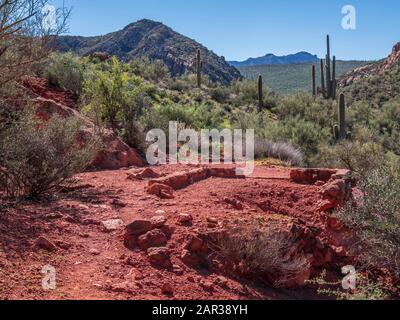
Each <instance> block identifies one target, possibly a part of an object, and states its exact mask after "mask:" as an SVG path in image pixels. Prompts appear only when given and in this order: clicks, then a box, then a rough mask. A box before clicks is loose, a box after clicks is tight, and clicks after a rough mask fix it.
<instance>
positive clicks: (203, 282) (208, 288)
mask: <svg viewBox="0 0 400 320" xmlns="http://www.w3.org/2000/svg"><path fill="white" fill-rule="evenodd" d="M200 286H201V287H202V288H203V289H204V290H206V291H208V292H213V291H214V284H213V283H212V282H211V281H207V280H201V281H200Z"/></svg>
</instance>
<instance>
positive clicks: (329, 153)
mask: <svg viewBox="0 0 400 320" xmlns="http://www.w3.org/2000/svg"><path fill="white" fill-rule="evenodd" d="M386 159H387V158H386V154H385V150H384V149H383V147H382V145H381V144H380V143H379V142H378V140H377V138H376V137H375V136H374V135H373V134H372V133H371V132H370V131H369V130H367V129H365V128H363V127H362V128H356V130H355V132H354V138H353V140H352V141H342V142H340V143H338V144H336V145H328V144H322V145H321V146H320V147H319V151H318V154H317V155H316V156H315V157H313V159H312V160H311V162H312V164H313V165H314V166H316V167H326V168H346V169H349V170H351V171H352V172H353V173H354V174H355V175H356V176H357V177H362V176H364V175H365V174H367V173H368V172H370V171H371V170H375V169H377V168H379V167H381V166H382V165H383V164H384V163H385V162H386Z"/></svg>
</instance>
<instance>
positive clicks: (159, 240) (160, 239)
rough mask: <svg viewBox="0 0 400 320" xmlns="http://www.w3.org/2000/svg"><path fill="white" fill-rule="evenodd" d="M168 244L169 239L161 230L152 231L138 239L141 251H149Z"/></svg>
mask: <svg viewBox="0 0 400 320" xmlns="http://www.w3.org/2000/svg"><path fill="white" fill-rule="evenodd" d="M166 244H167V237H166V236H165V234H164V233H163V232H162V231H161V230H159V229H155V230H151V231H149V232H147V233H146V234H144V235H142V236H140V237H139V239H138V245H139V247H140V249H142V250H147V249H148V248H153V247H164V246H165V245H166Z"/></svg>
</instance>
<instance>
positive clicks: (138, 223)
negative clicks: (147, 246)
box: [126, 218, 153, 236]
mask: <svg viewBox="0 0 400 320" xmlns="http://www.w3.org/2000/svg"><path fill="white" fill-rule="evenodd" d="M152 229H153V224H152V223H151V221H150V220H146V219H140V218H139V219H136V220H134V221H132V222H131V223H130V224H128V225H127V226H126V234H127V235H128V236H131V235H134V236H140V235H142V234H145V233H146V232H149V231H150V230H152Z"/></svg>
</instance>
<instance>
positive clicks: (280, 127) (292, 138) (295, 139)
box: [263, 117, 331, 159]
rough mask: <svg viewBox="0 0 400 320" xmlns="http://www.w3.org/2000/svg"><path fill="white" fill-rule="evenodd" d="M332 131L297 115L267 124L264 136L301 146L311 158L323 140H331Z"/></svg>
mask: <svg viewBox="0 0 400 320" xmlns="http://www.w3.org/2000/svg"><path fill="white" fill-rule="evenodd" d="M330 132H331V130H329V129H327V128H326V129H325V128H324V129H322V128H320V127H319V126H317V125H316V124H315V123H314V122H308V121H305V120H304V119H302V118H300V117H295V118H288V119H286V120H283V121H280V122H277V121H275V122H272V123H269V124H267V125H266V127H265V129H264V133H263V136H264V137H265V138H267V139H270V140H272V141H278V142H287V143H290V144H292V145H294V146H295V147H297V148H300V150H302V152H303V153H304V154H305V156H306V157H307V159H309V158H310V157H311V156H313V155H315V154H316V153H317V152H318V148H319V145H320V143H321V142H326V141H329V139H330Z"/></svg>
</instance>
